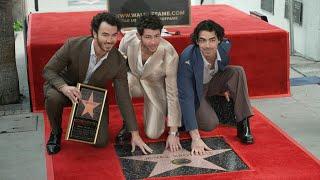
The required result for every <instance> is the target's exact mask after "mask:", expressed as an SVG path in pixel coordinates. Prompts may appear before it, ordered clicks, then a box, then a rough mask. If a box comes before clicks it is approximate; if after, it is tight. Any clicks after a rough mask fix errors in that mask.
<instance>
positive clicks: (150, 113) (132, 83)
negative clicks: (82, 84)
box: [128, 72, 166, 139]
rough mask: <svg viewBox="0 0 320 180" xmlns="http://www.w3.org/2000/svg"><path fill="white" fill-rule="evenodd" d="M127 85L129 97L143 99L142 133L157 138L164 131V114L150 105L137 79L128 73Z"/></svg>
mask: <svg viewBox="0 0 320 180" xmlns="http://www.w3.org/2000/svg"><path fill="white" fill-rule="evenodd" d="M128 85H129V92H130V96H131V97H143V101H144V103H143V121H144V132H145V133H146V135H147V137H148V138H151V139H157V138H159V137H160V136H161V134H162V133H163V132H164V129H165V118H166V114H165V113H164V112H162V111H161V110H159V108H157V107H156V106H155V105H154V104H153V103H152V101H151V100H150V99H149V97H148V95H147V94H146V92H145V91H144V88H143V87H142V85H141V83H140V81H139V79H138V78H137V77H135V76H134V75H132V74H131V73H130V72H128Z"/></svg>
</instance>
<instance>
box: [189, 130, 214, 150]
mask: <svg viewBox="0 0 320 180" xmlns="http://www.w3.org/2000/svg"><path fill="white" fill-rule="evenodd" d="M189 134H190V136H191V138H192V142H191V155H203V154H205V152H206V151H205V150H208V151H210V150H212V149H210V148H209V147H208V146H207V145H206V144H205V143H204V142H203V141H202V139H201V137H200V134H199V131H198V129H194V130H191V131H189Z"/></svg>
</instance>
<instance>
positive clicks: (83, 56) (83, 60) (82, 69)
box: [78, 38, 93, 83]
mask: <svg viewBox="0 0 320 180" xmlns="http://www.w3.org/2000/svg"><path fill="white" fill-rule="evenodd" d="M92 40H93V39H92V38H90V39H88V41H87V42H85V47H84V48H83V50H82V51H81V52H80V56H79V77H78V78H79V82H81V83H82V82H83V81H84V79H85V78H86V74H87V70H88V65H89V61H90V50H91V43H92Z"/></svg>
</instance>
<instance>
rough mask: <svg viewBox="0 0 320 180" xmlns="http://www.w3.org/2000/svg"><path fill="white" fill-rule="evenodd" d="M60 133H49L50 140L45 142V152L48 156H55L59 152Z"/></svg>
mask: <svg viewBox="0 0 320 180" xmlns="http://www.w3.org/2000/svg"><path fill="white" fill-rule="evenodd" d="M61 134H62V133H61V132H60V133H58V134H53V133H52V132H51V134H50V138H49V140H48V142H47V152H48V154H49V155H51V154H57V153H58V152H59V151H60V145H61Z"/></svg>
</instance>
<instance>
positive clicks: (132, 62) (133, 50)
mask: <svg viewBox="0 0 320 180" xmlns="http://www.w3.org/2000/svg"><path fill="white" fill-rule="evenodd" d="M139 42H140V41H136V42H135V43H134V44H133V45H132V46H128V54H127V56H128V63H129V67H130V70H131V72H132V74H134V75H135V76H138V77H139V76H140V75H139V73H137V72H138V69H137V62H138V54H139V53H138V52H139V51H140V43H139Z"/></svg>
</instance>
